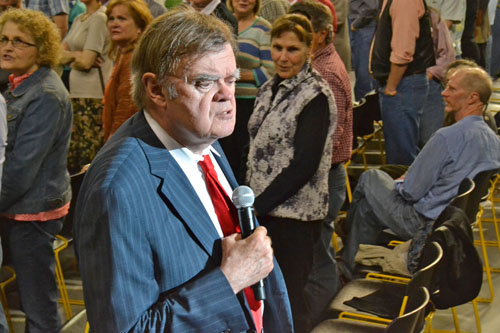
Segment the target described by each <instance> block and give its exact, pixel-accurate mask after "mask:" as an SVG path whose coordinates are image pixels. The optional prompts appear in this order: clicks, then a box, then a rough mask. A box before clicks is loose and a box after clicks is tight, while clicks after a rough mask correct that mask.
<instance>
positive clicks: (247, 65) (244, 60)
mask: <svg viewBox="0 0 500 333" xmlns="http://www.w3.org/2000/svg"><path fill="white" fill-rule="evenodd" d="M270 31H271V24H270V23H269V22H267V21H266V20H265V19H263V18H262V17H257V18H256V19H255V21H254V22H253V23H252V25H251V26H250V27H248V28H247V29H245V30H244V31H242V32H240V33H239V34H238V49H239V53H238V57H237V59H236V62H237V64H238V67H239V68H244V69H251V70H252V73H253V77H254V78H255V83H250V82H238V83H237V84H236V98H245V99H251V98H255V95H257V91H258V90H259V87H260V86H261V85H262V84H264V82H266V81H267V80H268V79H269V78H271V77H272V76H273V75H274V64H273V60H272V58H271V35H270Z"/></svg>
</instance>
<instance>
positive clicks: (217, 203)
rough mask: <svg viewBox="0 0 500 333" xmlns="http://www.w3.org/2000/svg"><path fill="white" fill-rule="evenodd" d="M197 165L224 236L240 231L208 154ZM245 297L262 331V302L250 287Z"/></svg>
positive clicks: (230, 202) (235, 213) (230, 204)
mask: <svg viewBox="0 0 500 333" xmlns="http://www.w3.org/2000/svg"><path fill="white" fill-rule="evenodd" d="M198 165H199V166H200V167H201V170H202V171H203V174H204V175H205V183H206V185H207V190H208V194H209V195H210V198H211V199H212V203H213V205H214V208H215V214H216V215H217V219H218V220H219V223H220V226H221V229H222V233H223V234H224V236H228V235H231V234H234V233H235V232H241V230H240V226H239V224H238V223H237V221H238V213H237V211H236V207H234V205H233V202H232V201H231V199H229V196H228V195H227V193H226V191H225V190H224V188H223V187H222V185H221V184H220V182H219V178H218V177H217V173H216V172H215V169H214V165H213V163H212V160H211V159H210V156H209V155H204V156H203V161H199V162H198ZM244 292H245V297H246V299H247V302H248V305H249V306H250V310H251V313H252V317H253V321H254V323H255V328H256V329H257V332H258V333H261V332H262V325H263V323H262V302H260V301H256V300H255V297H254V294H253V290H252V288H250V287H247V288H245V290H244Z"/></svg>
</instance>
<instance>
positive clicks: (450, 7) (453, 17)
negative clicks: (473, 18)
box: [425, 0, 467, 57]
mask: <svg viewBox="0 0 500 333" xmlns="http://www.w3.org/2000/svg"><path fill="white" fill-rule="evenodd" d="M425 1H426V3H427V5H428V6H429V7H432V8H435V9H437V11H438V12H439V13H440V14H441V17H442V18H443V19H444V21H445V23H446V26H447V27H448V29H450V35H451V40H452V42H453V47H454V48H455V55H456V56H457V57H461V55H462V47H461V40H462V33H463V31H464V24H465V12H466V9H467V8H466V7H467V2H466V1H467V0H425Z"/></svg>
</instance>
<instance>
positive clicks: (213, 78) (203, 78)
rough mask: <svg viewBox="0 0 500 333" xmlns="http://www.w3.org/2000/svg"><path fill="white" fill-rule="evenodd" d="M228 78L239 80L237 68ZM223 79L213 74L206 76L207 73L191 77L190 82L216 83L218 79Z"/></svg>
mask: <svg viewBox="0 0 500 333" xmlns="http://www.w3.org/2000/svg"><path fill="white" fill-rule="evenodd" d="M229 77H234V78H235V79H239V78H240V69H239V68H237V69H236V70H235V71H234V73H233V74H232V75H230V76H229ZM222 78H223V77H222V76H220V75H214V74H208V73H201V74H198V75H196V76H195V77H193V78H192V79H191V80H192V81H198V80H201V81H217V80H219V79H222Z"/></svg>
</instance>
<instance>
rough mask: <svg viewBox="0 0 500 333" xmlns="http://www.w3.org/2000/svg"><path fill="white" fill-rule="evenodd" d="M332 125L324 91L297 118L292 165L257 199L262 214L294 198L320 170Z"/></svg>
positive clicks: (257, 208) (258, 210) (255, 206)
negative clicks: (330, 125) (329, 129)
mask: <svg viewBox="0 0 500 333" xmlns="http://www.w3.org/2000/svg"><path fill="white" fill-rule="evenodd" d="M329 124H330V114H329V107H328V99H327V98H326V96H325V95H324V94H320V95H318V96H317V97H316V98H314V99H313V100H312V101H311V102H309V104H307V105H306V106H305V107H304V110H303V111H302V112H301V113H300V115H299V117H298V119H297V130H296V132H295V138H294V148H295V149H294V155H293V158H292V160H291V161H290V164H289V165H288V166H287V167H286V168H284V169H283V170H282V171H281V173H280V174H279V175H277V176H276V178H275V179H274V180H273V181H272V182H271V184H269V186H268V187H267V188H266V189H265V190H264V192H262V193H261V194H260V195H259V196H257V197H256V198H255V203H254V208H255V211H256V213H257V214H258V215H259V216H263V215H266V214H267V213H269V212H270V211H271V210H273V209H274V208H275V207H277V206H278V205H280V204H282V203H283V202H285V201H286V200H288V199H289V198H290V197H292V196H293V195H294V194H295V193H297V191H299V190H300V189H301V188H302V187H303V186H304V185H305V184H306V183H307V182H308V181H309V180H310V179H311V177H312V176H313V175H314V174H315V173H316V170H317V169H318V166H319V163H320V161H321V157H322V156H323V150H324V147H325V142H326V140H327V134H328V128H329Z"/></svg>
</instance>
